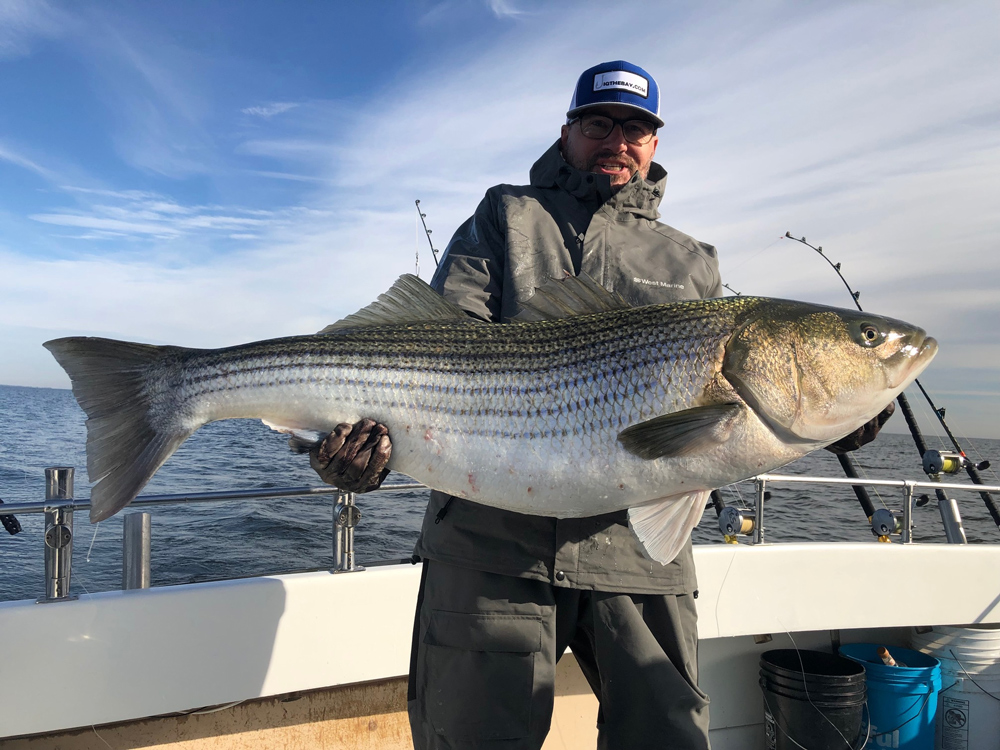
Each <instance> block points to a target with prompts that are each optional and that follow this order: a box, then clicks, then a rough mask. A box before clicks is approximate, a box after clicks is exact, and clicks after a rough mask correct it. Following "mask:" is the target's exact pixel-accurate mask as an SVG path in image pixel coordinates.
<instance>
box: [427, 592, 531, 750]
mask: <svg viewBox="0 0 1000 750" xmlns="http://www.w3.org/2000/svg"><path fill="white" fill-rule="evenodd" d="M423 642H424V646H425V648H426V676H427V677H426V679H427V682H426V685H425V693H424V702H425V705H426V710H427V718H428V719H429V720H430V722H431V724H432V726H433V727H434V731H435V732H437V733H438V734H442V735H444V736H446V737H449V738H451V739H455V740H501V739H517V738H520V737H525V736H527V734H528V733H529V729H530V723H531V698H532V693H533V682H534V672H535V654H536V653H538V652H539V651H541V650H542V618H541V617H540V616H538V615H508V614H490V613H478V614H468V613H464V612H445V611H442V610H435V611H433V612H432V613H431V619H430V623H429V624H428V627H427V632H426V633H425V635H424V639H423Z"/></svg>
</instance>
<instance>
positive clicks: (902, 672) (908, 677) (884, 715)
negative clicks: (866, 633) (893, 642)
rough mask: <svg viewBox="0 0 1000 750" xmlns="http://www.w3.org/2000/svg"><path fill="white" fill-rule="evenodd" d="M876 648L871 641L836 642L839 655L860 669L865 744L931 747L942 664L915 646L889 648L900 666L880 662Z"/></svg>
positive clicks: (924, 749)
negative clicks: (867, 720) (862, 670)
mask: <svg viewBox="0 0 1000 750" xmlns="http://www.w3.org/2000/svg"><path fill="white" fill-rule="evenodd" d="M878 649H879V644H876V643H848V644H845V645H843V646H841V647H840V653H841V654H842V655H843V656H846V657H847V658H848V659H853V660H854V661H856V662H860V663H861V664H862V665H864V668H865V675H866V678H867V682H868V714H869V716H870V732H871V736H870V738H869V740H868V747H891V748H901V749H903V750H934V716H935V714H936V713H937V703H938V692H939V691H940V690H941V663H940V662H939V661H938V660H937V659H935V658H934V657H933V656H928V655H927V654H923V653H921V652H919V651H911V650H910V649H908V648H902V647H901V646H893V647H891V648H890V649H889V652H890V653H891V654H892V656H893V658H894V659H895V660H896V662H897V664H899V665H900V666H895V667H889V666H886V665H885V664H883V663H882V659H881V658H879V655H878ZM903 665H905V666H903Z"/></svg>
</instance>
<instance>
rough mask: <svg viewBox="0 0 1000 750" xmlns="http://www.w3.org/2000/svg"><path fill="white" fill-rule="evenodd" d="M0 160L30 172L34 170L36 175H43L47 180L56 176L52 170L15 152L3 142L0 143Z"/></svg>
mask: <svg viewBox="0 0 1000 750" xmlns="http://www.w3.org/2000/svg"><path fill="white" fill-rule="evenodd" d="M0 160H3V161H6V162H10V163H11V164H14V165H16V166H18V167H22V168H23V169H27V170H29V171H31V172H34V173H35V174H37V175H40V176H41V177H44V178H45V179H47V180H52V179H55V177H56V175H55V173H54V172H52V170H50V169H48V168H46V167H43V166H42V165H41V164H37V163H36V162H34V161H32V160H31V159H29V158H28V157H27V156H25V155H24V154H19V153H17V152H15V151H14V150H13V149H11V148H9V147H7V146H5V145H4V144H3V143H0Z"/></svg>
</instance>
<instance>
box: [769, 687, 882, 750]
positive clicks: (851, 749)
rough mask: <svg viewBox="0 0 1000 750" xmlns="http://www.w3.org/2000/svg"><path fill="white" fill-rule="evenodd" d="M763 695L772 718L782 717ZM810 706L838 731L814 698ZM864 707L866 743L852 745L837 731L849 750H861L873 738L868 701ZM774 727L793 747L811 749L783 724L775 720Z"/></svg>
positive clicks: (810, 701)
mask: <svg viewBox="0 0 1000 750" xmlns="http://www.w3.org/2000/svg"><path fill="white" fill-rule="evenodd" d="M762 682H763V680H762ZM762 693H763V696H764V706H766V707H767V711H768V713H769V714H771V715H772V716H780V713H779V712H778V711H775V710H774V709H772V708H771V704H770V703H768V702H767V692H766V691H762ZM808 695H809V694H808V693H806V697H808ZM809 704H810V705H811V706H812V707H813V708H815V709H816V710H817V711H819V714H820V716H822V717H823V718H824V719H826V720H827V721H829V722H830V725H831V726H833V728H834V729H837V727H836V726H835V725H834V724H833V722H832V721H830V720H829V719H828V718H827V716H826V714H824V713H823V712H822V711H821V710H820V709H819V707H818V706H816V704H814V703H813V702H812V698H809ZM862 705H863V706H864V710H865V713H866V714H868V715H867V717H866V718H867V721H866V722H865V725H866V726H867V727H868V733H867V734H866V735H865V741H864V742H862V743H861V744H860V745H858V744H855V745H852V744H851V743H850V742H848V741H847V738H846V737H844V734H843V733H842V732H841V731H840V730H839V729H837V734H839V735H840V738H841V739H842V740H843V741H844V746H845V747H846V748H847V750H861V748H863V747H864V746H865V745H867V744H868V739H869V738H870V737H871V733H872V722H871V714H870V713H869V711H868V701H867V700H866V701H865V702H864V703H863V704H862ZM774 726H775V728H777V729H779V730H781V732H782V734H784V735H785V737H787V738H788V741H789V742H791V743H792V744H793V745H795V747H798V748H801V750H809V748H807V747H806V746H805V745H802V744H800V743H799V742H797V741H796V740H795V738H794V737H792V735H790V734H789V733H788V730H787V729H785V728H784V727H783V726H781V722H779V721H777V720H775V722H774Z"/></svg>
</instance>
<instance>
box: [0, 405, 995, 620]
mask: <svg viewBox="0 0 1000 750" xmlns="http://www.w3.org/2000/svg"><path fill="white" fill-rule="evenodd" d="M911 402H914V406H915V408H916V407H917V405H916V403H915V402H916V398H915V397H911ZM890 424H891V425H893V427H894V428H895V429H904V428H905V425H904V423H903V420H902V417H901V415H896V416H895V417H893V420H892V422H891V423H890ZM925 437H926V439H927V442H928V445H929V446H930V447H932V448H945V447H946V446H945V444H944V442H943V441H941V440H940V439H939V438H937V437H936V436H934V435H930V434H928V435H926V436H925ZM85 440H86V429H85V427H84V415H83V412H82V411H81V410H80V409H79V407H78V406H77V404H76V402H75V401H74V400H73V396H72V394H71V393H70V392H69V391H68V390H54V389H45V388H22V387H16V386H0V498H2V499H3V500H4V501H5V502H7V503H14V502H28V501H39V500H42V499H44V495H45V474H44V472H45V468H46V467H49V466H73V467H76V469H77V471H76V492H75V494H76V496H77V497H86V496H87V495H89V492H90V487H89V484H88V483H87V481H86V468H85V467H86V454H85V450H84V446H85ZM964 447H965V448H966V450H967V451H969V453H970V455H972V456H973V457H974V458H976V460H981V458H988V459H990V460H993V461H994V463H996V464H997V466H998V467H1000V463H998V462H997V461H996V460H994V459H1000V441H996V440H972V441H969V442H968V443H966V444H965V445H964ZM854 456H855V458H856V459H857V462H858V464H859V466H860V472H859V473H861V474H862V476H867V477H870V478H881V479H903V478H906V479H916V480H920V479H924V478H925V476H924V474H923V472H922V471H921V468H920V461H919V457H918V456H917V452H916V449H915V448H914V446H913V441H912V439H911V438H910V436H909V435H896V434H888V433H883V434H881V435H880V436H879V438H878V439H877V440H876V441H875V442H873V443H871V444H870V445H868V446H865V447H864V448H862V449H861V450H859V451H857V452H856V453H855V454H854ZM780 472H781V473H786V474H810V475H822V476H833V477H840V476H843V473H842V471H841V468H840V464H839V463H838V462H837V460H836V457H835V456H833V455H832V454H830V453H828V452H826V451H817V452H816V453H813V454H811V455H809V456H806V457H805V458H802V459H800V460H799V461H796V462H795V463H793V464H789V465H788V466H786V467H784V468H783V469H781V470H780ZM983 476H984V480H985V481H987V482H989V483H993V484H1000V479H998V477H997V474H996V473H995V471H994V470H993V469H990V470H987V471H985V472H984V473H983ZM956 479H957V481H966V478H965V477H964V475H962V476H961V477H957V478H956ZM404 481H408V478H406V477H403V476H401V475H395V474H394V475H392V476H390V477H389V480H388V482H387V483H392V482H404ZM319 484H320V483H319V480H318V478H317V477H316V475H315V473H313V471H312V470H311V469H310V468H309V462H308V457H307V456H301V455H294V454H292V453H291V452H290V451H289V449H288V445H287V441H286V439H285V438H284V437H282V436H281V435H278V434H277V433H275V432H272V431H271V430H269V429H268V428H266V427H265V426H264V425H262V424H261V423H260V422H257V421H250V420H229V421H226V422H216V423H214V424H210V425H207V426H206V427H204V428H202V429H201V430H199V431H198V432H197V433H195V435H194V436H193V437H192V438H191V439H189V440H188V441H187V442H186V443H185V444H184V445H182V446H181V448H180V449H179V450H178V451H177V453H175V454H174V455H173V456H172V457H171V458H170V460H169V461H167V463H166V464H165V465H164V466H163V467H162V468H161V469H160V470H159V471H158V472H157V474H156V475H155V476H154V477H153V479H152V480H151V481H150V483H149V484H148V485H147V487H146V488H145V489H144V490H143V494H159V493H178V492H208V491H214V490H232V489H259V488H269V487H298V486H306V485H311V486H316V485H319ZM770 489H771V491H772V498H771V500H770V501H769V502H768V504H767V505H766V506H765V511H766V529H767V539H768V541H769V542H773V543H779V542H793V541H794V542H799V541H856V542H872V543H874V540H873V537H872V535H871V531H870V530H869V527H868V524H867V520H866V519H865V517H864V513H863V512H862V510H861V507H860V505H859V504H858V502H857V500H856V499H855V498H854V495H853V492H852V491H851V489H850V488H849V487H830V486H827V487H819V486H815V485H785V486H781V485H776V486H773V487H771V488H770ZM723 495H724V497H725V498H726V502H727V503H739V502H744V503H745V504H747V505H752V504H753V485H751V484H747V483H743V484H740V485H736V486H735V487H733V488H726V489H725V490H724V491H723ZM956 497H957V498H958V499H959V502H960V507H961V511H962V516H963V521H964V525H965V530H966V535H967V536H968V539H969V541H970V542H993V543H996V542H1000V531H998V529H997V527H996V526H995V525H994V524H993V522H992V520H991V519H990V517H989V514H988V513H987V512H986V509H985V508H984V506H983V504H982V501H981V500H980V499H979V496H978V495H976V494H974V493H960V494H958V495H957V496H956ZM872 499H873V502H874V503H875V505H876V507H879V506H880V505H881V504H882V503H884V504H885V505H886V506H887V507H890V508H894V509H898V508H899V507H901V504H902V493H901V491H900V490H896V489H891V490H889V491H888V492H886V491H882V492H881V493H880V495H876V494H874V493H873V497H872ZM334 502H335V495H325V496H317V497H309V498H287V499H276V500H237V501H231V502H225V503H210V504H191V505H182V506H158V507H155V508H152V509H150V510H151V512H152V527H153V534H152V581H153V585H154V586H164V585H171V584H179V583H189V582H195V581H206V580H212V579H220V578H235V577H241V576H254V575H263V574H269V573H286V572H292V571H302V570H314V569H322V568H328V567H330V566H331V565H332V562H333V553H332V536H331V530H332V519H331V516H332V508H333V504H334ZM426 502H427V491H403V492H395V493H389V492H376V493H370V494H368V495H365V496H361V497H359V500H358V505H359V506H360V507H361V509H362V512H363V518H362V521H361V524H360V525H359V526H358V528H357V529H356V531H355V550H356V553H357V558H358V561H359V562H360V563H361V564H364V563H366V562H374V561H382V560H399V559H403V558H408V557H409V556H410V553H411V550H412V548H413V543H414V541H415V540H416V537H417V533H418V532H419V530H420V523H421V519H422V518H423V512H424V507H425V505H426ZM125 512H126V513H127V512H128V511H125ZM122 515H123V514H118V515H117V516H115V517H113V518H111V519H109V520H107V521H104V522H103V523H100V524H97V525H91V524H89V523H88V522H87V518H86V513H82V512H81V513H77V514H76V519H75V536H74V541H73V574H72V592H73V593H76V594H80V593H87V592H96V591H107V590H111V589H116V588H119V587H120V586H121V529H122V520H121V519H122ZM18 518H19V520H20V522H21V525H22V526H23V531H22V532H21V533H20V534H17V535H16V536H9V535H8V534H7V533H6V532H4V531H3V530H2V529H0V601H2V600H13V599H27V598H35V597H38V596H41V595H42V594H43V593H44V563H43V556H42V552H43V541H42V532H43V525H44V524H43V516H42V514H20V515H19V516H18ZM914 520H915V528H914V538H915V539H916V540H917V541H922V542H941V543H944V541H945V539H944V533H943V531H942V530H941V523H940V516H939V514H938V510H937V504H936V502H935V501H934V500H933V497H932V500H931V502H930V503H929V504H927V505H926V506H924V507H918V508H916V509H915V511H914ZM694 540H695V542H696V543H701V544H715V543H721V542H722V538H721V535H720V534H719V531H718V526H717V522H716V518H715V513H714V512H712V511H711V510H710V511H708V512H706V513H705V515H704V517H703V518H702V521H701V523H700V524H699V526H698V528H697V529H695V531H694Z"/></svg>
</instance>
